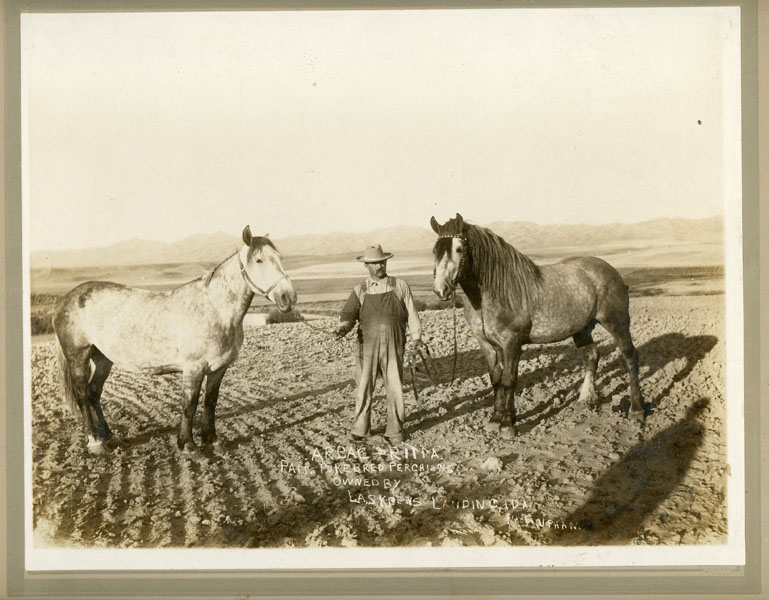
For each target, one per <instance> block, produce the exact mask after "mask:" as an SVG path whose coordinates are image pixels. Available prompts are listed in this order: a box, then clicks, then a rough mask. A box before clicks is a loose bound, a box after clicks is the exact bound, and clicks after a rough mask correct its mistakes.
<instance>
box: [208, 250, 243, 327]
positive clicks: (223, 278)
mask: <svg viewBox="0 0 769 600" xmlns="http://www.w3.org/2000/svg"><path fill="white" fill-rule="evenodd" d="M208 289H209V294H210V296H211V299H212V300H213V301H214V302H215V303H216V304H217V306H218V308H219V312H220V314H222V316H223V317H224V318H225V320H227V321H232V322H233V323H239V322H240V321H242V320H243V317H244V316H245V314H246V311H248V307H249V306H251V300H252V299H253V297H254V292H252V291H251V288H249V287H248V284H247V283H246V281H245V280H244V279H243V276H242V275H241V273H240V261H239V259H238V254H237V253H236V254H233V255H232V256H231V257H230V258H228V259H227V260H225V261H224V262H223V263H222V264H221V265H219V266H218V267H217V268H216V269H215V270H214V272H213V273H212V275H211V277H210V279H209V281H208Z"/></svg>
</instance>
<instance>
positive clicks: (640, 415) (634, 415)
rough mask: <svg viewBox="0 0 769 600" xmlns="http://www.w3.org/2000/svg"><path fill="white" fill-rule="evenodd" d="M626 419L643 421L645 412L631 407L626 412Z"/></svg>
mask: <svg viewBox="0 0 769 600" xmlns="http://www.w3.org/2000/svg"><path fill="white" fill-rule="evenodd" d="M628 418H630V419H634V420H636V421H643V420H644V419H645V418H646V411H645V410H644V409H643V408H633V407H631V408H630V410H629V411H628Z"/></svg>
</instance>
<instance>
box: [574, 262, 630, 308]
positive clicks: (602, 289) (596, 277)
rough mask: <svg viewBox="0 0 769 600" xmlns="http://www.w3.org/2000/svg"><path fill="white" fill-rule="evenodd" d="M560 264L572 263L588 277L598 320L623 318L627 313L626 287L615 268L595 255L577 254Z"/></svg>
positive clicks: (627, 298) (627, 297)
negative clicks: (592, 290)
mask: <svg viewBox="0 0 769 600" xmlns="http://www.w3.org/2000/svg"><path fill="white" fill-rule="evenodd" d="M561 264H570V265H573V267H574V268H575V269H579V270H580V271H581V272H582V273H583V274H584V276H586V277H588V278H589V279H590V281H591V283H592V286H593V289H594V294H595V302H596V318H597V319H598V320H599V321H601V320H605V319H607V318H610V319H612V320H615V319H617V318H624V317H625V316H626V315H627V314H628V307H629V301H630V300H629V296H628V287H627V285H625V282H624V280H623V279H622V276H621V275H620V274H619V272H618V271H617V269H615V268H614V267H613V266H611V265H610V264H609V263H608V262H606V261H605V260H603V259H602V258H598V257H596V256H579V257H572V258H568V259H565V260H564V261H562V263H561Z"/></svg>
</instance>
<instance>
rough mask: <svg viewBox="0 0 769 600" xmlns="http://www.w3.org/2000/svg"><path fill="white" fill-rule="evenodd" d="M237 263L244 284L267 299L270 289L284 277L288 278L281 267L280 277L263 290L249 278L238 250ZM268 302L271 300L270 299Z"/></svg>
mask: <svg viewBox="0 0 769 600" xmlns="http://www.w3.org/2000/svg"><path fill="white" fill-rule="evenodd" d="M238 265H239V266H240V275H241V277H243V280H244V281H245V282H246V284H248V286H249V287H250V288H251V290H252V291H253V292H255V293H257V294H259V295H260V296H264V297H265V298H267V299H268V300H270V292H271V291H272V290H274V289H275V287H276V286H277V285H278V284H279V283H280V282H281V281H283V280H284V279H289V277H288V275H286V273H285V272H284V271H283V269H281V271H280V272H281V273H282V275H281V276H280V277H278V278H277V279H276V280H275V282H274V283H273V284H272V285H271V286H270V287H268V288H267V289H266V290H263V289H262V288H260V287H259V286H258V285H256V284H255V283H254V281H253V279H251V277H250V276H249V275H248V271H246V267H245V266H244V265H243V260H242V259H241V258H240V252H238ZM270 302H272V300H270Z"/></svg>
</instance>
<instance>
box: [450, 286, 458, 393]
mask: <svg viewBox="0 0 769 600" xmlns="http://www.w3.org/2000/svg"><path fill="white" fill-rule="evenodd" d="M456 298H457V288H456V287H455V288H454V289H453V290H452V292H451V315H452V317H453V321H454V364H453V365H452V366H451V381H449V385H451V384H453V383H454V376H455V375H456V372H457V302H456Z"/></svg>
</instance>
